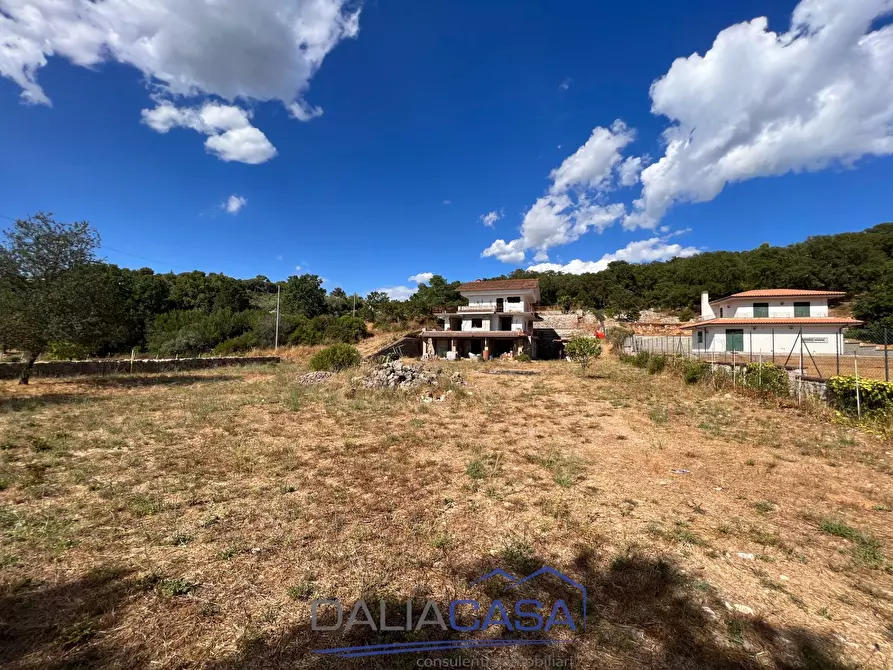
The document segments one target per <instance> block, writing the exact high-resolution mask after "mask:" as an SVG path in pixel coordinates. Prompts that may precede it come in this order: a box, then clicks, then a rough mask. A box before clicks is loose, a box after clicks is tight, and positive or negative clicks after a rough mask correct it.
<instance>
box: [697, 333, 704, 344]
mask: <svg viewBox="0 0 893 670" xmlns="http://www.w3.org/2000/svg"><path fill="white" fill-rule="evenodd" d="M703 344H704V331H703V330H699V331H698V346H701V345H703Z"/></svg>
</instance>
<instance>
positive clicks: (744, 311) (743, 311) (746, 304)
mask: <svg viewBox="0 0 893 670" xmlns="http://www.w3.org/2000/svg"><path fill="white" fill-rule="evenodd" d="M755 302H756V303H767V302H768V303H769V318H773V319H782V318H788V319H792V318H794V303H795V302H808V303H809V316H811V317H826V316H828V300H827V299H819V298H811V299H810V298H785V299H784V300H761V299H760V298H748V299H747V300H729V301H723V302H719V303H715V304H714V305H713V312H714V314H716V317H717V318H723V319H752V318H753V305H754V303H755ZM720 309H721V310H722V315H721V316H720Z"/></svg>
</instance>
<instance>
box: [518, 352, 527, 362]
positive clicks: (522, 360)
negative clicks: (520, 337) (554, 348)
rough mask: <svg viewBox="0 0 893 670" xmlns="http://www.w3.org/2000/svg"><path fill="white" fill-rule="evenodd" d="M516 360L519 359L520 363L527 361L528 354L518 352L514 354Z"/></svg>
mask: <svg viewBox="0 0 893 670" xmlns="http://www.w3.org/2000/svg"><path fill="white" fill-rule="evenodd" d="M515 360H516V361H520V362H521V363H529V362H530V354H524V353H521V354H518V355H517V356H515Z"/></svg>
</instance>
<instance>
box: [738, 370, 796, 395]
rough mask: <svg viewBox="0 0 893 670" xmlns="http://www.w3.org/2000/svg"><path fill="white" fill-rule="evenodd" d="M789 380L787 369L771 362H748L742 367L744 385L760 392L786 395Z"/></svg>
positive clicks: (788, 390) (788, 388) (788, 389)
mask: <svg viewBox="0 0 893 670" xmlns="http://www.w3.org/2000/svg"><path fill="white" fill-rule="evenodd" d="M789 381H790V380H789V378H788V373H787V371H786V370H785V369H784V368H782V367H779V366H778V365H775V364H773V363H748V365H747V367H746V368H744V380H743V385H744V387H745V388H749V389H752V390H754V391H759V392H760V393H772V394H775V395H787V394H788V393H789V392H790V386H789Z"/></svg>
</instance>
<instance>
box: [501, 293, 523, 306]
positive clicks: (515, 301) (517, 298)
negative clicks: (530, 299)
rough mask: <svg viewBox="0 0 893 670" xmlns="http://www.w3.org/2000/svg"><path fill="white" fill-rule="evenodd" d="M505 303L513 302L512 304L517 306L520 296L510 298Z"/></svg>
mask: <svg viewBox="0 0 893 670" xmlns="http://www.w3.org/2000/svg"><path fill="white" fill-rule="evenodd" d="M505 301H506V302H513V303H516V304H517V303H519V302H521V297H520V296H517V295H516V296H511V297H508V298H506V299H505Z"/></svg>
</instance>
